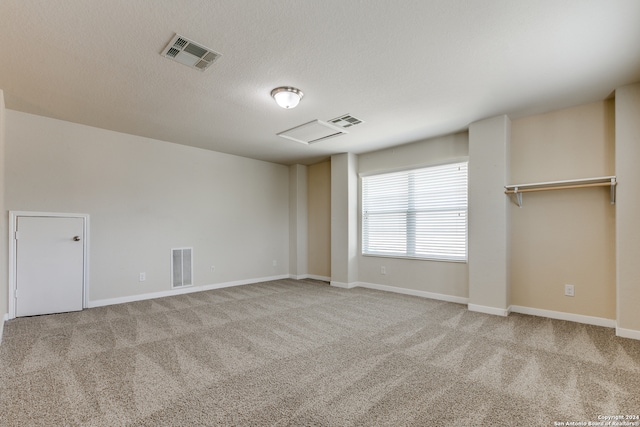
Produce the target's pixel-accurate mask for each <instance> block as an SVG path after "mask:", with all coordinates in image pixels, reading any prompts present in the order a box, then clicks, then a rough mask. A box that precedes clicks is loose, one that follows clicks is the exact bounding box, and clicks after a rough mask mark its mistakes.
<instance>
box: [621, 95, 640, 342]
mask: <svg viewBox="0 0 640 427" xmlns="http://www.w3.org/2000/svg"><path fill="white" fill-rule="evenodd" d="M615 159H616V175H617V177H618V183H619V184H618V190H617V193H618V194H617V201H616V253H617V264H616V272H617V286H616V290H617V321H618V334H619V335H622V336H626V337H629V338H635V339H640V310H639V309H638V308H639V307H640V279H639V278H640V261H639V260H640V225H638V212H640V168H639V167H638V160H640V83H636V84H634V85H629V86H625V87H622V88H619V89H618V90H616V154H615Z"/></svg>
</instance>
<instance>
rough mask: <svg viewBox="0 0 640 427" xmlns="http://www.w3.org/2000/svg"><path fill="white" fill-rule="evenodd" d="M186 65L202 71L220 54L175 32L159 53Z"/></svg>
mask: <svg viewBox="0 0 640 427" xmlns="http://www.w3.org/2000/svg"><path fill="white" fill-rule="evenodd" d="M160 54H161V55H162V56H164V57H166V58H169V59H173V60H174V61H178V62H179V63H181V64H184V65H186V66H188V67H191V68H195V69H196V70H200V71H204V70H206V69H207V68H209V66H210V65H211V64H213V63H214V62H215V61H216V60H217V59H218V58H220V57H221V56H222V55H221V54H219V53H218V52H214V51H212V50H211V49H209V48H206V47H204V46H201V45H199V44H197V43H195V42H193V41H191V40H189V39H188V38H186V37H182V36H181V35H180V34H176V35H175V37H173V39H171V41H170V42H169V44H167V46H165V48H164V49H163V50H162V52H161V53H160Z"/></svg>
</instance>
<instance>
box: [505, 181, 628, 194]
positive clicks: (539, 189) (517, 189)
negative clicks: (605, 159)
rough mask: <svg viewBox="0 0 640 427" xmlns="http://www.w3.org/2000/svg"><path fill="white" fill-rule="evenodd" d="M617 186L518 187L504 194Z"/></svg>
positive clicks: (608, 184) (601, 184)
mask: <svg viewBox="0 0 640 427" xmlns="http://www.w3.org/2000/svg"><path fill="white" fill-rule="evenodd" d="M616 184H617V182H598V183H595V184H574V185H556V186H553V187H538V188H523V189H519V188H517V187H516V189H514V190H506V191H505V192H504V194H517V193H529V192H533V191H548V190H564V189H569V188H586V187H610V186H612V185H616Z"/></svg>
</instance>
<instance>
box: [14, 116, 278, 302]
mask: <svg viewBox="0 0 640 427" xmlns="http://www.w3.org/2000/svg"><path fill="white" fill-rule="evenodd" d="M6 119H7V120H6V205H5V208H6V209H8V210H20V211H48V212H73V213H88V214H90V215H91V229H90V238H91V240H90V289H89V300H90V301H96V300H105V299H107V300H108V299H113V298H119V297H126V296H132V295H139V294H145V293H152V292H160V291H168V290H169V289H170V263H169V261H170V249H171V248H173V247H185V246H192V247H193V248H194V281H195V284H196V285H198V286H201V285H209V284H219V283H227V282H234V281H246V280H250V279H260V278H268V277H274V276H279V275H288V272H289V249H288V248H289V170H288V168H287V167H286V166H282V165H276V164H273V163H267V162H261V161H256V160H251V159H247V158H242V157H237V156H231V155H226V154H221V153H216V152H212V151H207V150H201V149H197V148H192V147H187V146H181V145H177V144H171V143H167V142H163V141H157V140H151V139H147V138H142V137H137V136H133V135H128V134H122V133H116V132H112V131H106V130H102V129H97V128H92V127H88V126H82V125H77V124H73V123H69V122H63V121H59V120H53V119H48V118H44V117H40V116H34V115H29V114H25V113H21V112H16V111H12V110H7V112H6ZM274 260H275V261H276V263H277V266H275V267H274V266H273V261H274ZM211 266H215V270H214V271H211V268H210V267H211ZM139 272H146V275H147V281H146V282H139V281H138V273H139Z"/></svg>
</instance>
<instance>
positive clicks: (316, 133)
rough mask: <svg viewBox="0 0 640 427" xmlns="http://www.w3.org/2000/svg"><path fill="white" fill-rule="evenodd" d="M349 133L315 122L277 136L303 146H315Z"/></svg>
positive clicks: (319, 121)
mask: <svg viewBox="0 0 640 427" xmlns="http://www.w3.org/2000/svg"><path fill="white" fill-rule="evenodd" d="M347 133H348V132H347V131H346V130H344V129H342V128H340V127H337V126H333V125H330V124H329V123H325V122H323V121H321V120H313V121H310V122H309V123H305V124H303V125H300V126H296V127H294V128H291V129H289V130H285V131H282V132H280V133H278V134H276V135H278V136H280V137H282V138H287V139H290V140H292V141H296V142H301V143H303V144H307V145H310V144H314V143H316V142H320V141H324V140H325V139H329V138H334V137H336V136H340V135H346V134H347Z"/></svg>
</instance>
